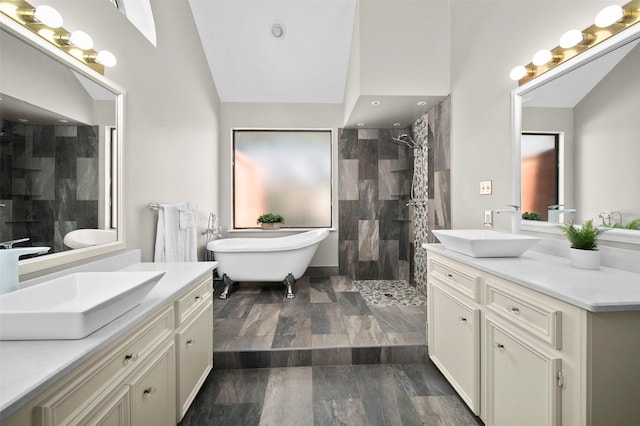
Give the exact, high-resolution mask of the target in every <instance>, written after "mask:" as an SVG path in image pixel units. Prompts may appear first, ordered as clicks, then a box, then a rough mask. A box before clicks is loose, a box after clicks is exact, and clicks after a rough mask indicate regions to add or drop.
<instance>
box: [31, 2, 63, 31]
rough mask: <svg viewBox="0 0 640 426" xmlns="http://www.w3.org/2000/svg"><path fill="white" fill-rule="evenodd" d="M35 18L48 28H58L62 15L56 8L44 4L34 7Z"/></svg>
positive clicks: (60, 24)
mask: <svg viewBox="0 0 640 426" xmlns="http://www.w3.org/2000/svg"><path fill="white" fill-rule="evenodd" d="M33 16H35V18H36V19H37V20H38V21H39V22H41V23H43V24H45V25H46V26H47V27H50V28H60V27H61V26H62V15H60V13H58V11H57V10H55V9H54V8H52V7H51V6H47V5H46V4H43V5H40V6H38V7H36V10H35V12H34V13H33Z"/></svg>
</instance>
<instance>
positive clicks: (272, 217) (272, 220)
mask: <svg viewBox="0 0 640 426" xmlns="http://www.w3.org/2000/svg"><path fill="white" fill-rule="evenodd" d="M257 223H259V224H261V225H262V229H267V230H273V229H280V225H281V224H283V223H284V217H282V215H279V214H277V213H265V214H263V215H260V217H259V218H258V221H257Z"/></svg>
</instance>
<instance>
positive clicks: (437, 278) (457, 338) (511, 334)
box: [424, 244, 640, 426]
mask: <svg viewBox="0 0 640 426" xmlns="http://www.w3.org/2000/svg"><path fill="white" fill-rule="evenodd" d="M424 247H425V248H426V249H427V251H428V270H429V275H428V345H429V356H430V358H431V359H432V360H433V362H434V363H435V364H436V365H437V366H438V368H439V369H440V370H441V371H442V373H443V374H444V376H445V377H446V378H447V379H448V380H449V381H450V383H451V384H452V385H453V387H454V388H455V389H456V390H457V392H458V393H459V394H460V396H461V398H462V399H463V400H464V401H465V402H466V403H467V405H468V406H469V407H470V409H471V410H472V411H473V412H474V413H475V414H476V415H479V416H480V417H481V418H482V420H483V421H484V422H485V424H486V425H516V424H517V425H521V426H522V425H536V426H540V425H562V424H564V425H603V424H611V425H613V424H615V425H629V424H637V421H638V419H639V418H640V275H638V274H633V273H630V272H625V271H620V270H615V269H610V268H602V269H601V270H599V271H586V270H580V269H576V268H572V267H570V266H569V261H568V259H565V258H561V257H556V256H550V255H545V254H542V253H537V252H531V251H530V252H527V253H525V254H524V255H523V256H522V257H519V258H473V257H469V256H465V255H462V254H458V253H455V252H452V251H450V250H447V249H445V248H443V247H442V246H441V245H439V244H427V245H424Z"/></svg>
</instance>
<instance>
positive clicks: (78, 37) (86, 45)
mask: <svg viewBox="0 0 640 426" xmlns="http://www.w3.org/2000/svg"><path fill="white" fill-rule="evenodd" d="M69 41H70V42H71V44H73V45H74V46H77V47H78V48H80V49H82V50H89V49H91V48H92V47H93V40H92V39H91V36H90V35H89V34H87V33H85V32H84V31H74V32H72V33H71V35H70V36H69Z"/></svg>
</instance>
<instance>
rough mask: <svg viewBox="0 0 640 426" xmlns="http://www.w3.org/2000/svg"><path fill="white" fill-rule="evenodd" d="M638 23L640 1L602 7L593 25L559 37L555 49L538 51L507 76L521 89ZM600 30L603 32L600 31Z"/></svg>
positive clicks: (639, 19)
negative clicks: (527, 62) (525, 63)
mask: <svg viewBox="0 0 640 426" xmlns="http://www.w3.org/2000/svg"><path fill="white" fill-rule="evenodd" d="M638 22H640V0H631V1H629V2H628V3H627V4H625V5H623V6H608V7H605V8H604V9H602V10H601V11H600V13H598V16H596V19H595V24H594V25H591V26H589V27H587V28H585V29H584V30H582V31H579V30H570V31H567V32H566V33H565V34H564V35H563V36H562V37H561V38H560V43H559V45H558V46H556V47H554V48H553V49H550V50H546V49H545V50H541V51H539V52H537V53H536V54H535V55H534V58H533V59H532V61H531V63H529V64H527V65H525V66H517V67H514V68H513V69H512V70H511V72H510V73H509V77H510V78H511V79H512V80H518V84H519V85H520V86H522V85H523V84H525V83H528V82H529V81H531V80H532V79H534V78H535V77H537V76H539V75H542V74H544V73H545V72H547V71H549V70H551V69H553V68H554V67H556V66H558V65H560V64H561V63H563V62H566V61H568V60H569V59H571V58H574V57H576V56H577V55H579V54H580V53H582V52H585V51H586V50H588V49H590V48H591V47H593V46H596V45H598V44H600V43H601V42H603V41H605V40H607V39H609V38H610V37H612V36H614V35H616V34H618V33H620V32H621V31H623V30H625V29H627V28H629V27H631V26H633V25H636V24H637V23H638ZM614 24H615V25H614ZM603 28H606V29H604V30H603Z"/></svg>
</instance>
